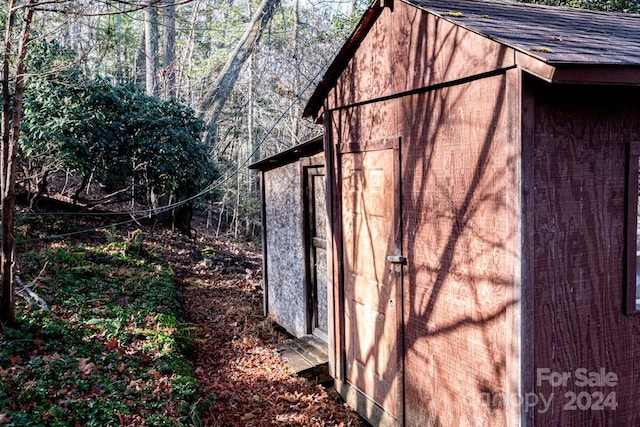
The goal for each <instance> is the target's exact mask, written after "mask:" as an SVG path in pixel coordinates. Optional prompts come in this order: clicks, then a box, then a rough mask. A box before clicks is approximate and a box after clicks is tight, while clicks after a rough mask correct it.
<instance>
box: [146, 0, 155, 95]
mask: <svg viewBox="0 0 640 427" xmlns="http://www.w3.org/2000/svg"><path fill="white" fill-rule="evenodd" d="M153 3H154V1H153V0H150V2H149V6H147V7H146V8H145V9H144V51H145V83H146V90H147V95H152V96H153V95H157V91H158V9H157V8H156V7H155V6H153Z"/></svg>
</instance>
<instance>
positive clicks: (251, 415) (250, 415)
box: [240, 412, 256, 421]
mask: <svg viewBox="0 0 640 427" xmlns="http://www.w3.org/2000/svg"><path fill="white" fill-rule="evenodd" d="M255 417H256V415H255V414H254V413H253V412H249V413H247V414H244V415H243V416H241V417H240V421H249V420H252V419H254V418H255Z"/></svg>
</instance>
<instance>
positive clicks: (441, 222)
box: [305, 0, 640, 426]
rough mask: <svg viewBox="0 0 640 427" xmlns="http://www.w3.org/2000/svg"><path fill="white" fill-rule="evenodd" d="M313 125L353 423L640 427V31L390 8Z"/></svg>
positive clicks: (337, 69) (311, 111) (520, 14)
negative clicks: (322, 165)
mask: <svg viewBox="0 0 640 427" xmlns="http://www.w3.org/2000/svg"><path fill="white" fill-rule="evenodd" d="M305 112H306V115H308V116H312V117H315V118H316V119H317V120H318V121H320V122H322V123H323V124H324V128H325V156H326V167H327V180H328V187H327V191H328V200H329V201H330V203H329V205H328V209H329V215H330V218H329V224H330V227H329V229H328V245H329V247H330V250H329V261H328V266H329V267H328V278H329V294H330V295H331V304H330V306H331V308H330V313H331V315H332V316H333V325H334V327H333V328H332V329H331V330H330V342H332V345H331V353H332V354H331V355H330V357H331V359H332V363H331V373H332V375H333V376H334V377H335V383H336V386H337V388H338V390H339V391H340V392H341V394H342V395H343V396H344V397H345V398H346V399H347V401H348V402H349V403H350V404H351V405H353V406H354V407H355V408H357V409H358V410H359V411H360V412H361V413H362V414H363V415H365V416H366V417H367V418H368V419H370V420H372V422H373V423H374V424H376V425H378V424H381V425H382V424H385V425H387V424H388V425H396V424H398V425H407V426H429V425H443V426H444V425H449V426H514V425H537V426H585V425H625V426H638V425H640V313H638V305H637V303H636V299H637V297H638V295H637V294H638V292H637V290H636V280H637V279H636V270H637V268H638V267H637V265H638V262H637V255H636V254H637V250H638V249H639V248H638V247H637V245H638V243H637V241H638V231H637V230H638V201H639V197H638V180H639V174H638V164H639V159H640V16H637V15H624V14H613V13H599V12H590V11H585V10H576V9H564V8H563V9H561V8H552V7H546V6H539V5H531V4H523V3H512V2H502V1H492V0H479V1H460V0H451V1H444V0H442V1H440V0H436V1H427V0H424V1H418V0H395V1H389V0H384V1H382V0H381V1H377V2H375V3H374V4H373V5H372V6H371V8H370V9H369V10H368V11H367V12H366V13H365V14H364V16H363V18H362V20H361V22H360V23H359V25H358V26H357V28H356V30H355V31H354V33H353V34H352V36H351V37H350V38H349V39H348V40H347V42H346V44H345V45H344V47H343V48H342V49H341V51H340V52H339V53H338V55H337V57H336V58H335V60H334V62H333V63H332V65H331V66H330V67H329V69H328V71H327V72H326V74H325V76H324V78H323V80H322V82H321V83H320V84H319V86H318V87H317V89H316V91H315V93H314V94H313V96H312V98H311V99H310V101H309V103H308V105H307V107H306V110H305Z"/></svg>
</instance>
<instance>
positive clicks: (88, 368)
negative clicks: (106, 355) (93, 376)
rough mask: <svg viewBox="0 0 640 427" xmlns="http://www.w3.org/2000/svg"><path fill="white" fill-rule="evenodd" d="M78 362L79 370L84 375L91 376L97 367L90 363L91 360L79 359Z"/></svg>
mask: <svg viewBox="0 0 640 427" xmlns="http://www.w3.org/2000/svg"><path fill="white" fill-rule="evenodd" d="M76 360H77V361H78V369H79V370H80V372H81V373H83V374H84V375H89V374H90V373H91V372H92V371H93V368H94V367H95V365H94V364H93V363H91V362H89V360H90V359H89V358H78V359H76Z"/></svg>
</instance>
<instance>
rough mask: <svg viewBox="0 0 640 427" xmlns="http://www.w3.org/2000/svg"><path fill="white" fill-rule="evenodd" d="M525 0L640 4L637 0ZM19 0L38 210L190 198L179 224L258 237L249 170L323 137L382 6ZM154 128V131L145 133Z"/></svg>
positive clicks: (25, 165) (28, 154)
mask: <svg viewBox="0 0 640 427" xmlns="http://www.w3.org/2000/svg"><path fill="white" fill-rule="evenodd" d="M525 1H526V2H530V3H545V4H550V5H556V6H572V7H583V8H590V9H598V10H614V11H625V12H637V11H638V9H639V6H638V2H637V1H625V0H570V1H554V0H550V1H549V0H546V1H535V0H534V1H531V0H529V1H527V0H525ZM10 3H11V4H13V5H14V6H15V7H16V8H17V9H18V10H20V9H22V11H21V12H19V14H18V15H19V16H20V18H22V17H23V16H24V15H25V14H26V11H27V10H30V9H31V10H33V12H34V13H33V18H32V19H33V22H32V23H31V25H30V37H29V42H28V43H29V47H28V50H27V52H28V56H27V61H26V62H27V64H26V69H27V70H26V73H27V74H26V75H27V79H26V91H25V99H26V100H25V114H24V116H25V122H26V124H23V126H22V137H21V139H22V142H21V149H22V154H23V156H24V157H25V159H23V161H22V163H21V164H22V168H21V169H20V171H21V172H22V175H21V176H19V178H18V179H19V182H18V188H19V189H22V190H24V192H25V193H26V194H27V199H29V200H30V203H31V204H32V205H33V204H34V203H33V202H34V200H35V199H37V198H38V197H40V196H42V195H51V193H58V195H62V196H65V197H67V198H68V199H69V200H71V201H72V202H73V203H78V202H84V203H85V206H88V207H90V208H95V207H96V206H105V205H107V204H112V205H113V207H115V208H116V209H119V210H127V209H128V210H130V211H133V212H136V213H137V212H143V213H146V212H147V211H148V212H151V213H157V212H159V211H164V210H167V209H164V210H163V207H167V206H168V207H179V206H180V204H181V203H183V201H184V200H189V201H190V202H191V201H193V203H189V205H188V212H186V213H180V212H179V209H178V214H179V215H184V216H185V217H186V218H185V219H184V220H183V221H182V222H183V224H178V228H182V229H184V230H186V231H188V229H189V222H190V220H191V215H192V214H193V212H192V211H193V209H194V208H195V209H196V210H197V211H198V213H199V214H200V215H202V216H205V217H206V218H207V226H208V227H212V228H215V230H216V234H221V233H227V232H229V233H230V234H231V235H232V236H233V237H234V238H235V239H247V238H248V239H251V238H253V237H255V236H257V235H258V233H259V229H260V223H259V200H258V192H257V186H258V183H257V182H256V176H255V175H254V174H253V173H251V172H249V170H248V169H247V166H248V165H249V164H250V163H253V162H255V161H257V160H259V159H262V158H265V157H268V156H270V155H272V154H275V153H277V152H280V151H282V150H284V149H287V148H290V147H292V146H294V145H296V144H299V143H301V142H304V141H306V140H308V139H309V138H312V137H314V136H316V135H318V134H319V133H320V132H321V129H320V128H319V127H318V126H316V125H314V124H313V123H311V122H310V121H309V120H305V119H303V118H302V117H301V112H302V109H303V107H304V105H305V104H306V101H307V99H308V97H309V96H310V94H311V92H312V91H313V89H314V88H315V86H316V84H317V83H318V81H319V79H320V78H321V76H322V74H323V72H324V70H325V69H326V67H327V66H328V65H329V63H330V62H331V60H332V59H333V56H334V54H335V53H336V51H337V49H338V48H339V47H340V46H341V45H342V43H343V42H344V40H345V39H346V37H348V35H349V34H350V33H351V31H352V29H353V28H354V26H355V25H356V24H357V22H358V20H359V19H360V16H361V14H362V12H363V11H364V10H365V9H366V7H368V5H369V3H370V2H368V1H367V0H333V1H317V0H316V1H313V0H284V1H281V0H263V1H252V0H148V1H133V2H130V1H125V0H106V1H95V0H75V1H68V0H49V1H46V0H45V1H34V0H28V1H24V2H22V1H13V2H10ZM20 14H22V15H20ZM3 16H4V20H5V21H6V20H7V17H8V16H10V13H9V12H8V11H7V12H5V14H4V15H3ZM5 28H7V26H6V25H5ZM16 38H17V36H16ZM5 39H7V37H6V35H5ZM34 52H35V53H34ZM30 93H31V94H32V95H31V96H30V95H29V94H30ZM145 95H146V96H145ZM115 104H119V105H117V106H115V107H114V105H115ZM131 105H135V106H137V107H138V108H130V106H131ZM105 106H106V108H109V109H110V110H109V111H110V113H105V111H104V109H105ZM140 106H144V108H140ZM189 109H190V110H192V111H189ZM109 114H110V115H109ZM105 116H106V117H105ZM132 116H135V117H132ZM126 117H128V118H129V119H128V120H125V118H126ZM158 118H165V119H166V120H164V121H161V120H158ZM169 118H170V119H171V120H170V119H169ZM132 122H133V123H132ZM143 124H144V126H145V127H146V128H147V129H152V130H151V131H149V132H146V133H144V134H141V132H140V130H139V128H140V127H141V126H143ZM69 129H71V131H69ZM177 129H181V130H185V132H183V133H182V134H180V135H176V133H177V132H173V130H177ZM168 130H172V131H171V132H170V131H168ZM87 135H89V136H87ZM185 152H186V153H193V156H191V155H188V156H187V155H184V153H185ZM113 153H116V155H115V156H113ZM140 153H142V154H140ZM166 153H169V154H166ZM112 156H113V157H112ZM145 156H146V157H145ZM154 156H156V158H154ZM208 162H211V164H208ZM194 167H195V170H194V171H189V173H183V172H178V171H185V170H187V169H190V168H194ZM167 170H172V171H173V173H174V174H173V175H172V174H171V173H168V172H167ZM92 184H93V186H92ZM96 184H99V186H97V185H96ZM82 193H84V197H81V194H82ZM118 202H121V203H120V205H116V204H117V203H118ZM122 202H126V203H125V204H122ZM113 207H112V208H113ZM172 212H173V211H172ZM173 213H174V214H175V212H173ZM185 222H186V224H184V223H185Z"/></svg>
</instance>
